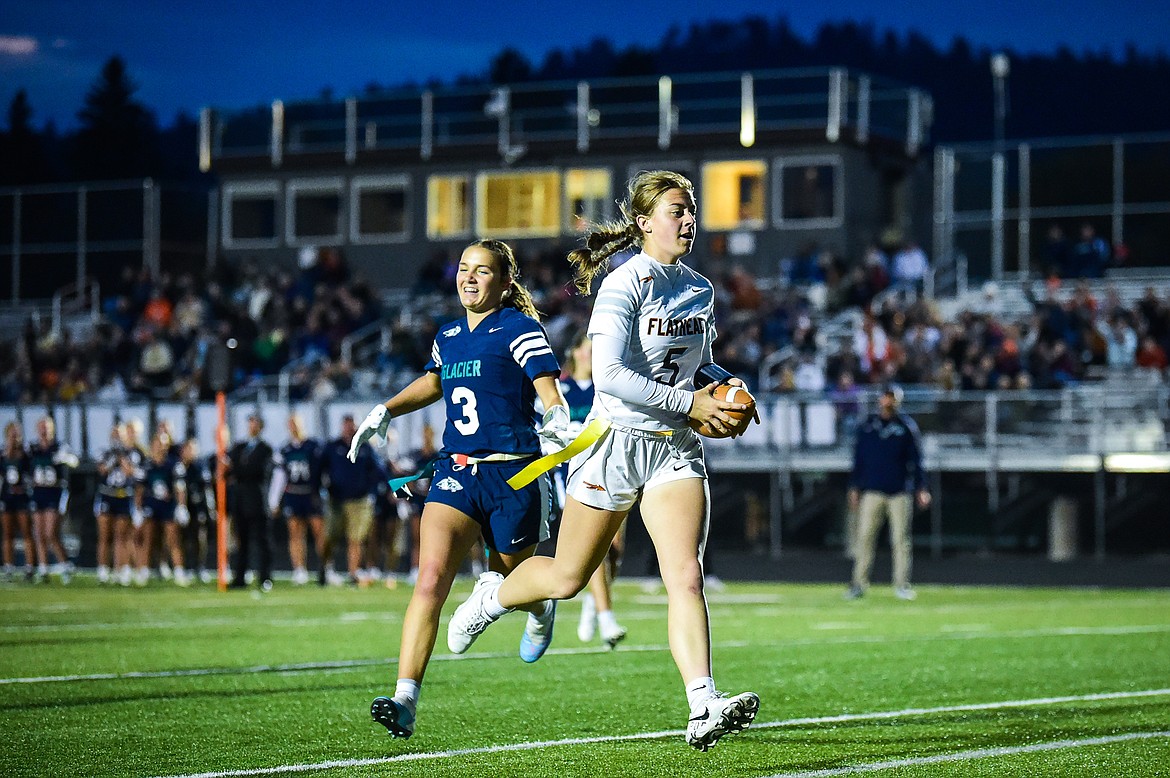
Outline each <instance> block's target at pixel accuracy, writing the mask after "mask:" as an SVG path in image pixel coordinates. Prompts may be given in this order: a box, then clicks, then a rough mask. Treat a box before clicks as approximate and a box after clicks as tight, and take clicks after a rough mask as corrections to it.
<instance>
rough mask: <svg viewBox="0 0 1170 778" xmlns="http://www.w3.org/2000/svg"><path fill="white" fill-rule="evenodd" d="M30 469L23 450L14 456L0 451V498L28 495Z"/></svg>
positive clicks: (30, 466)
mask: <svg viewBox="0 0 1170 778" xmlns="http://www.w3.org/2000/svg"><path fill="white" fill-rule="evenodd" d="M31 468H32V465H31V464H30V461H29V457H28V452H27V451H25V450H24V449H23V448H22V449H20V450H19V451H17V452H16V453H15V455H14V456H9V455H8V454H7V452H4V451H0V497H9V496H11V495H16V494H21V495H26V494H28V482H29V481H30V480H31Z"/></svg>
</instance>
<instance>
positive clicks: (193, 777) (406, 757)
mask: <svg viewBox="0 0 1170 778" xmlns="http://www.w3.org/2000/svg"><path fill="white" fill-rule="evenodd" d="M1166 695H1170V689H1146V690H1144V691H1135V692H1102V693H1098V694H1082V695H1074V696H1067V697H1038V698H1035V699H1031V700H1004V701H1001V702H988V703H977V704H970V705H946V706H942V707H938V708H906V709H903V710H896V711H875V712H872V713H846V714H842V715H840V716H818V717H810V718H800V719H787V720H784V721H770V722H766V723H763V724H759V723H756V724H752V729H775V728H778V727H797V726H805V725H812V724H835V723H840V722H845V721H874V720H882V719H893V718H904V717H908V716H929V715H932V714H935V713H955V712H970V711H979V710H999V709H1004V708H1025V707H1033V706H1039V705H1059V704H1061V703H1066V702H1097V701H1101V700H1121V699H1135V698H1141V697H1157V696H1166ZM683 733H684V731H683V730H681V729H672V730H664V731H661V732H638V733H635V734H632V735H599V736H597V737H585V738H565V739H563V740H541V741H538V742H535V743H509V744H507V745H500V746H481V747H479V748H461V749H454V750H451V751H430V752H424V753H412V754H398V755H397V756H383V757H374V758H368V759H343V760H335V761H330V762H316V763H313V764H292V765H278V766H276V767H255V768H250V769H244V770H224V771H216V772H208V773H193V774H186V775H172V776H157V777H156V778H237V776H249V775H278V774H281V773H304V772H313V771H317V770H334V769H337V768H342V767H368V766H371V765H383V764H393V763H395V762H417V761H421V760H424V759H447V758H449V757H455V756H474V755H477V754H499V753H506V752H508V751H532V750H535V749H539V748H555V747H557V746H578V745H591V744H594V743H619V742H629V741H631V740H659V739H662V738H667V737H679V736H681V735H683ZM1168 736H1170V732H1132V733H1127V734H1124V735H1115V736H1113V737H1114V738H1128V739H1136V738H1139V737H1150V738H1154V737H1168ZM1097 740H1101V741H1105V742H1112V741H1110V740H1109V739H1108V738H1094V739H1090V740H1085V741H1058V742H1062V743H1066V742H1067V743H1082V742H1083V743H1084V744H1085V745H1095V744H1096V742H1095V741H1097ZM1045 745H1050V744H1044V743H1041V744H1034V745H1032V746H1019V747H1018V748H1021V749H1025V748H1033V749H1036V750H1040V748H1039V747H1040V746H1045ZM1052 747H1053V748H1058V747H1071V746H1056V745H1052ZM1005 748H1006V747H1005ZM987 750H989V751H990V750H999V749H987ZM962 753H978V752H962ZM1009 753H1010V752H1009ZM988 755H989V756H990V755H992V754H988ZM947 756H955V755H953V754H943V755H940V757H923V758H924V759H940V760H941V758H942V757H947ZM964 758H973V757H964ZM908 763H909V764H917V762H916V761H908ZM882 764H885V763H882ZM891 766H898V765H891ZM861 767H865V766H864V765H862V766H861ZM846 769H854V770H856V769H857V768H846ZM875 769H885V768H884V767H883V768H875ZM845 774H847V773H834V772H829V773H796V774H793V775H790V776H773V777H772V778H796V777H797V776H800V777H801V778H804V777H805V776H808V777H809V778H811V776H815V775H845Z"/></svg>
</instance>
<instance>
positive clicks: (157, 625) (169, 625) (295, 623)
mask: <svg viewBox="0 0 1170 778" xmlns="http://www.w3.org/2000/svg"><path fill="white" fill-rule="evenodd" d="M241 621H247V622H248V624H249V625H250V626H260V625H264V626H269V627H321V626H336V625H337V622H338V621H345V622H358V621H377V622H385V623H387V624H397V623H399V622H401V621H402V618H401V617H400V616H398V615H397V614H393V613H343V614H340V615H337V616H328V617H326V616H321V617H319V618H313V619H267V620H257V619H246V618H240V617H234V616H233V617H224V618H214V619H198V620H196V619H188V620H185V621H97V622H86V623H79V624H9V625H6V626H3V627H0V633H3V634H23V633H27V632H89V631H94V632H100V631H103V630H117V629H125V630H143V629H181V630H192V629H197V628H199V627H228V626H234V625H237V624H239V623H240V622H241Z"/></svg>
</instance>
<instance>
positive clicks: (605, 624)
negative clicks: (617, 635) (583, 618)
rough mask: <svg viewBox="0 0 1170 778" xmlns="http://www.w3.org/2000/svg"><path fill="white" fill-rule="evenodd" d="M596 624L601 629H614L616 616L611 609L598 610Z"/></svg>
mask: <svg viewBox="0 0 1170 778" xmlns="http://www.w3.org/2000/svg"><path fill="white" fill-rule="evenodd" d="M597 624H598V625H599V626H600V627H601V628H602V629H608V630H615V629H617V628H618V623H617V617H615V616H614V615H613V611H598V612H597Z"/></svg>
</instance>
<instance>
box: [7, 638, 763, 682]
mask: <svg viewBox="0 0 1170 778" xmlns="http://www.w3.org/2000/svg"><path fill="white" fill-rule="evenodd" d="M748 645H749V644H748V643H747V642H745V641H742V640H732V641H727V642H723V643H713V644H712V647H714V648H745V647H747V646H748ZM669 650H670V646H666V645H653V646H622V653H623V654H628V653H647V652H660V651H669ZM546 653H547V654H556V655H560V656H571V655H574V654H608V653H610V649H609V648H608V647H605V646H589V647H583V648H550V649H549V650H548V651H547V652H546ZM515 656H516V654H515V652H512V651H509V652H506V653H505V652H497V653H488V652H484V653H478V654H436V655H435V656H432V657H431V661H432V662H454V661H463V660H471V659H512V658H515ZM396 664H398V660H397V659H392V658H387V659H342V660H337V661H334V662H296V663H293V664H282V665H254V666H252V667H200V668H192V669H188V670H148V671H137V672H134V671H132V672H128V673H91V674H88V675H41V676H30V677H27V678H0V686H8V685H13V684H34V683H72V682H76V681H124V680H137V679H141V678H187V677H191V676H208V675H250V674H252V673H303V672H313V671H317V670H325V671H328V670H340V671H345V670H353V669H359V668H363V667H377V666H380V665H387V666H393V665H396Z"/></svg>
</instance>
